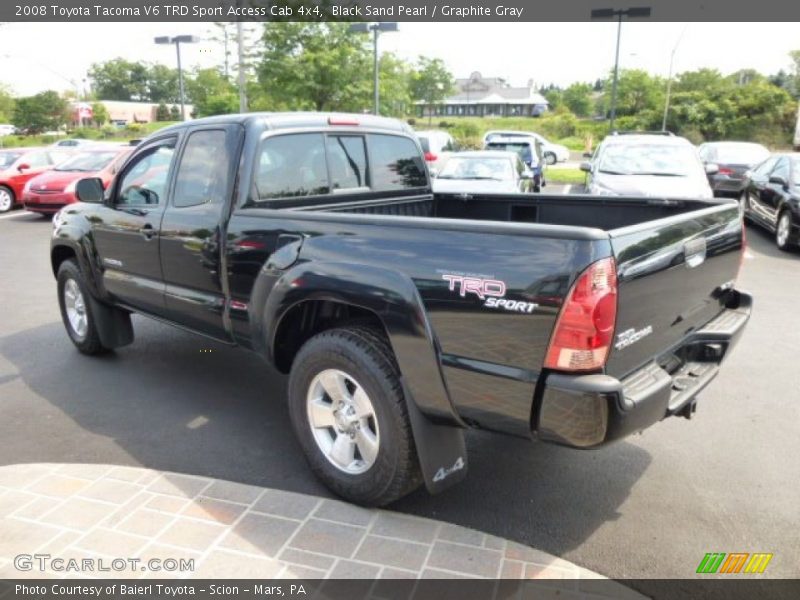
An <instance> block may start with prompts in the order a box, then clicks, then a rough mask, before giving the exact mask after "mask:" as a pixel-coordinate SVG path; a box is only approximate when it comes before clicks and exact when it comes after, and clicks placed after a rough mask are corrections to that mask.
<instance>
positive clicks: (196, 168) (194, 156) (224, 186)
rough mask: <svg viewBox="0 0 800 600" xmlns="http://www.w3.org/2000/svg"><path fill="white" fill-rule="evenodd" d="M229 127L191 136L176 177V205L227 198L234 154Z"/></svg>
mask: <svg viewBox="0 0 800 600" xmlns="http://www.w3.org/2000/svg"><path fill="white" fill-rule="evenodd" d="M225 137H226V136H225V131H223V130H221V129H214V130H208V131H195V132H194V133H192V134H191V135H190V136H189V139H188V140H187V142H186V146H185V148H184V150H183V155H182V156H181V162H180V165H179V166H178V174H177V175H176V179H175V196H174V198H175V200H174V201H173V205H174V206H175V207H176V208H185V207H187V206H198V205H200V204H206V203H209V202H223V201H224V199H225V198H224V196H225V193H226V192H227V190H228V166H229V164H230V156H229V155H228V147H227V144H226V143H225Z"/></svg>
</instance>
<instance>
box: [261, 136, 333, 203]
mask: <svg viewBox="0 0 800 600" xmlns="http://www.w3.org/2000/svg"><path fill="white" fill-rule="evenodd" d="M257 168H258V173H257V174H256V192H257V194H258V197H259V198H260V199H262V200H266V199H271V198H289V197H295V196H311V195H316V194H327V193H329V192H330V187H329V185H328V169H327V165H326V162H325V140H324V139H323V135H322V134H321V133H300V134H291V135H279V136H274V137H270V138H267V139H266V140H265V141H264V143H263V145H262V146H261V154H260V156H259V161H258V167H257Z"/></svg>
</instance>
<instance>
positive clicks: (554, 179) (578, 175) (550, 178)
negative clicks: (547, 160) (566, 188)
mask: <svg viewBox="0 0 800 600" xmlns="http://www.w3.org/2000/svg"><path fill="white" fill-rule="evenodd" d="M545 179H546V180H547V183H557V184H567V183H570V184H575V183H583V182H584V181H586V173H584V172H583V171H581V170H580V169H547V171H546V172H545Z"/></svg>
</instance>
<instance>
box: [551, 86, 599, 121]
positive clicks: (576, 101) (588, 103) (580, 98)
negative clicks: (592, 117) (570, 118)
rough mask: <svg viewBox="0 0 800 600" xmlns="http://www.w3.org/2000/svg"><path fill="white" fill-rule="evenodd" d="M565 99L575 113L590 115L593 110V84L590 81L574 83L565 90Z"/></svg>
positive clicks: (577, 114)
mask: <svg viewBox="0 0 800 600" xmlns="http://www.w3.org/2000/svg"><path fill="white" fill-rule="evenodd" d="M548 100H549V98H548ZM563 101H564V105H566V107H567V108H568V109H569V110H570V111H572V113H573V114H574V115H576V116H578V117H588V116H589V114H590V113H591V112H592V86H591V85H590V84H588V83H573V84H572V85H571V86H569V87H568V88H567V89H565V90H564V93H563Z"/></svg>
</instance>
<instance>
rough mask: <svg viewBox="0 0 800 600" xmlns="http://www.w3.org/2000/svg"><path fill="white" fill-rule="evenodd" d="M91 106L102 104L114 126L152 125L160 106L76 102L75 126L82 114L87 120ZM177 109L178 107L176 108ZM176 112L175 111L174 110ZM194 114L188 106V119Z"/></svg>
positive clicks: (99, 101) (136, 103) (112, 101)
mask: <svg viewBox="0 0 800 600" xmlns="http://www.w3.org/2000/svg"><path fill="white" fill-rule="evenodd" d="M91 104H102V105H103V106H105V107H106V111H108V120H109V122H110V123H112V124H113V125H119V126H124V125H130V124H131V123H152V122H154V121H157V120H158V118H157V112H158V104H156V103H153V102H121V101H117V100H97V101H96V102H93V103H86V102H75V103H73V105H72V118H73V125H78V124H79V122H80V118H81V114H82V115H83V118H84V119H85V120H89V119H87V108H86V107H88V110H89V112H91ZM172 106H173V105H171V104H167V108H168V109H172ZM176 109H177V107H176ZM173 112H174V110H173ZM192 113H194V106H193V105H192V104H187V105H186V118H187V119H190V118H191V115H192Z"/></svg>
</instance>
